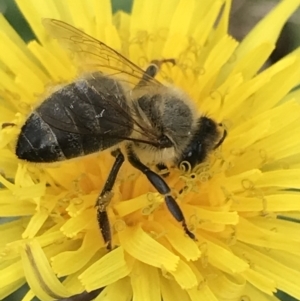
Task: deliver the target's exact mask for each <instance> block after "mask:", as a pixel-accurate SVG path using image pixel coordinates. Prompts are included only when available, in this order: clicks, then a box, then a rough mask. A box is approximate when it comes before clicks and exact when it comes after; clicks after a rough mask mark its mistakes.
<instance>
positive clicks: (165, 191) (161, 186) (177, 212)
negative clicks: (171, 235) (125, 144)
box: [127, 148, 197, 240]
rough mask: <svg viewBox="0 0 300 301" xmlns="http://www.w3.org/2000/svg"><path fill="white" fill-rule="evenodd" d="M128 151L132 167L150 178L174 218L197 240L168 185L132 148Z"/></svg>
mask: <svg viewBox="0 0 300 301" xmlns="http://www.w3.org/2000/svg"><path fill="white" fill-rule="evenodd" d="M127 151H128V152H127V157H128V161H129V162H130V163H131V165H132V166H133V167H135V168H136V169H138V170H140V171H141V172H142V173H143V174H144V175H145V176H146V177H147V178H148V180H149V181H150V182H151V184H152V185H153V186H154V187H155V188H156V190H157V191H158V192H159V193H160V194H162V195H163V196H164V198H165V202H166V205H167V207H168V209H169V211H170V212H171V214H172V215H173V216H174V218H175V219H176V220H177V221H178V222H180V223H181V225H182V227H183V230H184V232H185V233H186V234H187V235H188V236H189V237H190V238H192V239H193V240H197V239H196V237H195V235H194V234H193V233H192V232H191V231H190V230H189V229H188V227H187V224H186V221H185V218H184V216H183V213H182V211H181V209H180V207H179V205H178V204H177V202H176V201H175V199H174V198H173V197H172V196H171V189H170V187H169V186H168V184H167V183H166V182H165V181H164V179H163V178H162V177H160V176H159V175H158V174H157V173H155V172H154V171H152V170H151V169H150V168H149V167H147V166H146V165H144V164H143V163H142V162H141V161H140V160H139V159H138V157H137V156H136V155H135V153H134V152H133V150H132V149H131V148H128V149H127Z"/></svg>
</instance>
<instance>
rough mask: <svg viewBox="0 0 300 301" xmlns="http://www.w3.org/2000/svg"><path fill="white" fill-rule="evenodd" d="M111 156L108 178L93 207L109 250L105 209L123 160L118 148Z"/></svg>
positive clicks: (111, 195)
mask: <svg viewBox="0 0 300 301" xmlns="http://www.w3.org/2000/svg"><path fill="white" fill-rule="evenodd" d="M111 154H112V156H114V157H115V158H116V161H115V162H114V165H113V167H112V169H111V171H110V173H109V175H108V178H107V180H106V182H105V184H104V187H103V189H102V192H101V193H100V195H99V196H98V199H97V201H96V205H95V207H97V220H98V224H99V227H100V230H101V234H102V237H103V239H104V242H105V243H106V244H107V246H106V247H107V249H108V250H111V248H112V245H111V229H110V224H109V219H108V215H107V211H106V207H107V205H108V204H109V203H110V201H111V199H112V197H113V193H112V188H113V186H114V184H115V181H116V178H117V175H118V172H119V170H120V168H121V166H122V164H123V162H124V155H123V154H122V153H121V151H120V149H117V150H115V151H113V152H112V153H111Z"/></svg>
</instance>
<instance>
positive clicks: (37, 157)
mask: <svg viewBox="0 0 300 301" xmlns="http://www.w3.org/2000/svg"><path fill="white" fill-rule="evenodd" d="M16 155H17V156H18V158H19V159H23V160H27V161H29V162H37V163H39V162H55V161H62V160H65V159H66V157H65V155H64V153H63V151H62V149H61V147H60V145H59V144H58V142H57V139H56V137H55V135H54V133H53V132H52V130H51V128H50V127H49V126H48V125H47V124H46V123H45V122H44V121H43V119H42V118H41V117H40V116H39V114H38V113H37V112H36V111H34V112H33V113H32V114H31V115H30V116H29V118H28V119H27V121H26V123H25V124H24V125H23V127H22V130H21V133H20V135H19V138H18V141H17V146H16Z"/></svg>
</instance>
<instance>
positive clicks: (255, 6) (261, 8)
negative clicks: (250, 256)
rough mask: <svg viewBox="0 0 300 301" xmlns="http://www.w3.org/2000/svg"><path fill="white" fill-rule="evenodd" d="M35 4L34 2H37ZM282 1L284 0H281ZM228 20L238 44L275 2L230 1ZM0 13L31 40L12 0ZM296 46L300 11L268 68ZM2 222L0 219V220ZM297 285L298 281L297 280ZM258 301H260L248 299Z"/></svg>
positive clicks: (286, 299)
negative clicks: (229, 19)
mask: <svg viewBox="0 0 300 301" xmlns="http://www.w3.org/2000/svg"><path fill="white" fill-rule="evenodd" d="M37 1H38V0H37ZM99 1H101V0H99ZM111 1H112V5H113V10H114V11H117V10H124V11H126V12H130V11H131V6H132V0H111ZM282 1H284V0H282ZM232 2H233V3H232V6H233V7H232V10H231V21H230V28H229V33H230V34H231V35H232V36H233V37H234V38H236V39H237V40H238V41H241V40H242V39H243V37H244V36H245V35H246V34H247V33H248V32H249V31H250V30H251V28H252V27H253V26H254V25H255V24H256V23H257V22H258V21H259V20H260V19H261V18H263V17H264V16H265V15H266V14H267V13H268V12H269V11H270V10H271V9H272V8H273V7H274V6H275V5H276V4H277V3H278V2H279V0H232ZM0 13H2V14H4V15H5V17H6V19H7V20H8V21H9V22H10V24H11V25H12V26H13V27H14V28H15V29H16V31H17V32H19V34H20V36H21V37H22V38H23V39H24V40H25V41H26V42H28V41H30V40H32V39H34V35H33V33H32V31H31V29H30V27H29V26H28V24H27V22H26V20H25V19H24V18H23V16H22V15H21V13H20V11H19V10H18V7H17V6H16V4H15V1H14V0H0ZM299 46H300V9H298V11H297V12H295V13H294V15H293V16H292V17H291V18H290V19H289V21H288V22H287V23H286V25H285V26H284V28H283V30H282V32H281V35H280V38H279V40H278V43H277V47H276V49H275V50H274V52H273V53H272V55H271V56H270V58H269V60H268V63H267V65H272V64H274V63H275V62H276V61H278V60H279V59H280V58H282V57H283V56H285V55H286V54H288V53H290V52H291V51H293V50H294V49H296V48H297V47H299ZM0 222H1V219H0ZM2 222H3V220H2ZM299 285H300V280H299ZM27 290H28V288H27V287H24V288H23V289H22V290H20V291H18V292H16V293H15V294H14V295H12V296H10V297H9V298H6V299H5V300H4V301H18V300H21V299H22V297H23V296H24V294H25V292H26V291H27ZM277 297H278V298H279V299H280V300H282V301H300V300H296V299H294V298H292V297H290V296H288V295H286V294H284V293H282V292H278V294H277ZM251 301H260V300H251Z"/></svg>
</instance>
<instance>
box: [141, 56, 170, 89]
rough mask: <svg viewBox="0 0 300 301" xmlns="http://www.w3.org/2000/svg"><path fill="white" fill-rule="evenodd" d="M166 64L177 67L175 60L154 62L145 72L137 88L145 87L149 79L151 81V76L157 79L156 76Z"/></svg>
mask: <svg viewBox="0 0 300 301" xmlns="http://www.w3.org/2000/svg"><path fill="white" fill-rule="evenodd" d="M165 63H171V64H173V65H175V64H176V61H175V59H164V60H152V61H151V62H150V65H149V66H148V67H147V69H146V70H145V73H144V74H143V77H142V78H141V80H140V81H139V83H138V84H137V86H136V88H137V87H141V86H143V85H144V84H145V83H146V82H147V79H149V76H150V77H155V76H156V74H157V73H158V71H159V69H160V67H161V65H162V64H165Z"/></svg>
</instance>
